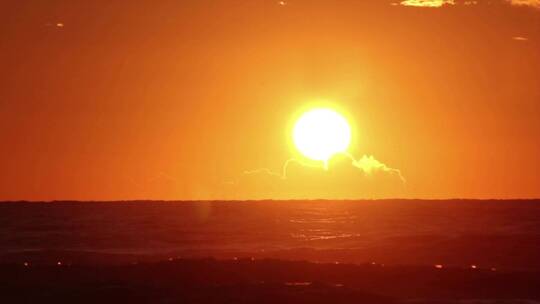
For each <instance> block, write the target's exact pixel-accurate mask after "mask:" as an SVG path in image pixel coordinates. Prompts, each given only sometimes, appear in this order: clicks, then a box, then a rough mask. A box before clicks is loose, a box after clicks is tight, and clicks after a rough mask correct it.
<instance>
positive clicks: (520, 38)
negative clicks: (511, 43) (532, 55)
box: [512, 36, 529, 41]
mask: <svg viewBox="0 0 540 304" xmlns="http://www.w3.org/2000/svg"><path fill="white" fill-rule="evenodd" d="M512 39H514V40H516V41H528V40H529V38H527V37H521V36H515V37H512Z"/></svg>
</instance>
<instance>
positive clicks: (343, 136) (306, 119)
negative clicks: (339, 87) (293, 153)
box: [293, 108, 351, 167]
mask: <svg viewBox="0 0 540 304" xmlns="http://www.w3.org/2000/svg"><path fill="white" fill-rule="evenodd" d="M293 141H294V145H295V146H296V148H297V149H298V151H300V153H302V155H304V156H305V157H307V158H309V159H311V160H315V161H323V162H324V165H325V167H326V166H327V163H328V160H329V159H330V158H331V157H332V156H333V155H334V154H336V153H340V152H345V151H346V150H347V148H348V147H349V143H350V141H351V128H350V127H349V123H348V122H347V120H346V119H345V117H343V116H342V115H340V114H339V113H337V112H336V111H334V110H331V109H327V108H318V109H313V110H310V111H307V112H305V113H303V114H302V116H300V118H299V119H298V120H297V121H296V123H295V125H294V129H293Z"/></svg>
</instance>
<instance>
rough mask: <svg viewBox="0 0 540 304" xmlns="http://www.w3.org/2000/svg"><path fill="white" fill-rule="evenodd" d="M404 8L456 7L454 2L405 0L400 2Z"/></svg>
mask: <svg viewBox="0 0 540 304" xmlns="http://www.w3.org/2000/svg"><path fill="white" fill-rule="evenodd" d="M400 4H401V5H404V6H418V7H441V6H443V5H454V4H456V3H455V1H454V0H404V1H401V2H400Z"/></svg>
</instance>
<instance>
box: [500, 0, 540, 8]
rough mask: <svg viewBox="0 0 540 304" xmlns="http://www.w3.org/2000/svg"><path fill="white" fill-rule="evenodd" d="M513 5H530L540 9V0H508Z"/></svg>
mask: <svg viewBox="0 0 540 304" xmlns="http://www.w3.org/2000/svg"><path fill="white" fill-rule="evenodd" d="M506 1H507V2H509V3H510V4H512V5H517V6H529V7H533V8H536V9H540V0H506Z"/></svg>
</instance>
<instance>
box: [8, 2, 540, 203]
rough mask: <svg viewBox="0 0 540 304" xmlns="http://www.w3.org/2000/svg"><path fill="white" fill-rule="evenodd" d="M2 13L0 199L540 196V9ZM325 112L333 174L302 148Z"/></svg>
mask: <svg viewBox="0 0 540 304" xmlns="http://www.w3.org/2000/svg"><path fill="white" fill-rule="evenodd" d="M0 17H1V18H0V20H2V21H1V22H2V25H1V27H0V68H1V69H2V72H1V73H0V142H1V143H2V146H1V147H2V148H1V149H0V200H71V199H73V200H129V199H170V200H198V199H215V200H219V199H287V198H294V199H302V198H309V199H314V198H327V199H334V198H336V199H337V198H395V197H401V198H428V199H431V198H437V199H443V198H497V199H504V198H533V197H540V187H539V185H540V157H539V155H540V76H539V71H540V1H538V0H514V1H506V0H500V1H496V0H492V1H480V0H479V1H459V0H455V1H451V0H446V1H442V0H440V1H436V0H431V1H421V0H407V1H385V0H372V1H370V0H366V1H356V0H335V1H329V0H324V1H323V0H288V1H272V0H213V1H210V0H208V1H204V0H201V1H142V0H140V1H99V0H98V1H67V0H62V1H60V0H59V1H54V0H53V1H38V0H27V1H11V0H6V1H2V3H1V4H0ZM321 103H324V104H325V105H329V106H331V107H333V108H335V109H339V110H340V112H341V113H343V114H344V115H345V116H346V117H347V119H348V121H349V123H350V124H351V128H352V143H351V145H350V147H349V150H348V152H349V153H350V155H351V156H352V157H353V159H352V160H351V159H350V158H348V157H340V156H337V157H335V158H334V159H332V160H331V161H330V164H329V168H328V170H324V168H321V167H313V166H306V164H305V163H304V162H303V161H302V159H300V158H299V157H300V156H299V155H298V152H297V151H296V150H295V148H294V146H293V145H292V144H291V140H290V137H291V132H290V126H291V124H293V123H294V118H295V117H296V116H295V115H297V114H298V113H299V111H301V110H302V109H308V108H309V107H311V106H314V105H318V104H321ZM284 169H285V170H284Z"/></svg>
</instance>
